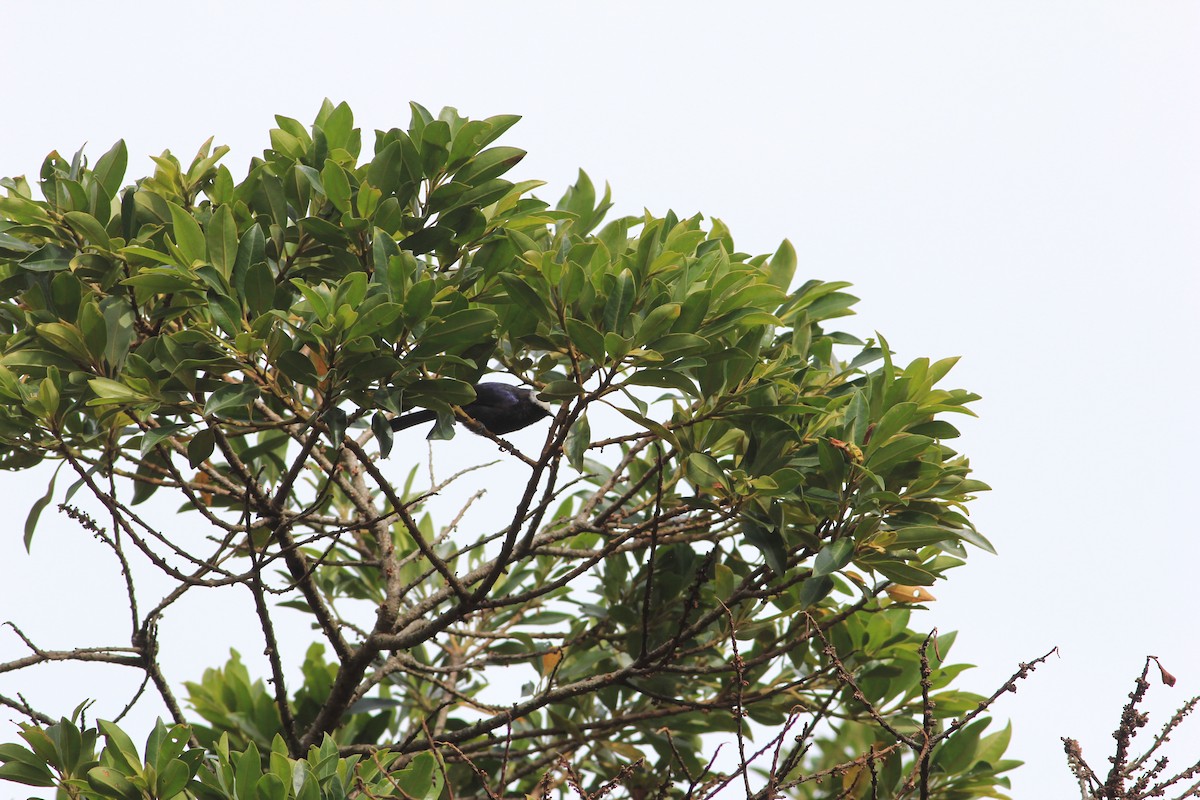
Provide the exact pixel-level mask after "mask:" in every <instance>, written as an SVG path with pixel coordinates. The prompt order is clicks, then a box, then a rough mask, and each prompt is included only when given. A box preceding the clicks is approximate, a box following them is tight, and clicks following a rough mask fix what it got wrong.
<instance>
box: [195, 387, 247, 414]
mask: <svg viewBox="0 0 1200 800" xmlns="http://www.w3.org/2000/svg"><path fill="white" fill-rule="evenodd" d="M258 394H259V392H258V387H257V386H255V385H254V384H252V383H231V384H227V385H225V386H222V387H221V388H220V389H217V390H216V391H215V392H213V393H212V394H211V395H209V397H208V401H207V402H206V403H205V404H204V416H206V417H211V416H215V415H217V414H220V413H222V412H223V411H225V410H227V409H230V408H246V407H248V406H249V405H250V404H251V403H253V402H254V401H255V400H257V399H258Z"/></svg>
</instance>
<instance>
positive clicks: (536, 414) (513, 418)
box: [392, 383, 554, 436]
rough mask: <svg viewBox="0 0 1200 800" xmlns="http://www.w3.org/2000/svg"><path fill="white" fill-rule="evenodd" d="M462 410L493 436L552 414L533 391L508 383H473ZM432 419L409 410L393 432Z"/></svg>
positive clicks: (432, 415) (430, 413) (433, 415)
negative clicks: (468, 397)
mask: <svg viewBox="0 0 1200 800" xmlns="http://www.w3.org/2000/svg"><path fill="white" fill-rule="evenodd" d="M462 410H463V411H465V412H467V414H468V415H469V416H470V417H471V419H473V420H475V421H476V422H478V423H479V424H480V425H482V426H483V427H484V428H486V429H487V431H488V432H489V433H492V434H495V435H496V436H503V435H504V434H506V433H512V432H513V431H519V430H521V428H526V427H528V426H530V425H532V424H533V423H535V422H537V421H538V420H540V419H545V418H546V417H548V416H550V415H551V414H552V413H554V410H553V408H552V407H551V405H550V404H549V403H547V402H546V401H544V400H539V399H537V396H536V395H535V393H534V390H532V389H526V388H525V387H523V386H510V385H508V384H507V383H477V384H475V399H474V400H472V401H471V402H469V403H467V404H466V405H465V406H463V407H462ZM435 419H437V412H436V411H430V410H428V409H423V410H421V411H412V412H409V413H408V414H405V415H404V416H401V417H396V418H395V419H393V420H392V430H394V431H402V430H404V429H405V428H411V427H412V426H413V425H420V424H421V423H422V422H433V421H434V420H435Z"/></svg>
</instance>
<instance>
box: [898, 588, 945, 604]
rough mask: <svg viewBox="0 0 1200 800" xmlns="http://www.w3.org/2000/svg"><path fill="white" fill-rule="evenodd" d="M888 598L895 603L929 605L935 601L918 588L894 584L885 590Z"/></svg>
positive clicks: (931, 596)
mask: <svg viewBox="0 0 1200 800" xmlns="http://www.w3.org/2000/svg"><path fill="white" fill-rule="evenodd" d="M887 593H888V597H890V598H892V599H893V600H895V601H896V602H897V603H930V602H932V601H934V600H937V598H936V597H934V596H933V595H931V594H930V593H929V592H927V591H926V590H925V589H923V588H922V587H920V586H905V585H903V584H899V583H894V584H892V585H891V586H889V587H888V588H887Z"/></svg>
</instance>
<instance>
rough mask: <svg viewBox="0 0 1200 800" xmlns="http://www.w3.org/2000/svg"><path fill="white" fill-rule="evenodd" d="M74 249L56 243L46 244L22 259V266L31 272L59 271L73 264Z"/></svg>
mask: <svg viewBox="0 0 1200 800" xmlns="http://www.w3.org/2000/svg"><path fill="white" fill-rule="evenodd" d="M74 255H75V251H74V250H69V249H67V248H65V247H61V246H59V245H56V244H46V245H42V246H41V247H39V248H38V249H37V250H34V251H33V252H32V253H30V254H29V255H27V256H25V257H24V258H23V259H21V268H22V269H27V270H29V271H30V272H57V271H58V270H60V269H68V268H70V266H71V258H72V257H73V256H74Z"/></svg>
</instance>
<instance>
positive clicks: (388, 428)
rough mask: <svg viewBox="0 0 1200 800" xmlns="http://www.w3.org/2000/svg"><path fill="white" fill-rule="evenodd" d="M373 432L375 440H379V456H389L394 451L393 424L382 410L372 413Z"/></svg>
mask: <svg viewBox="0 0 1200 800" xmlns="http://www.w3.org/2000/svg"><path fill="white" fill-rule="evenodd" d="M371 432H372V433H373V434H375V441H377V442H379V457H380V458H387V457H388V454H389V453H391V452H392V425H391V422H390V421H389V420H388V418H387V415H386V414H384V413H383V412H382V411H377V412H375V414H374V415H372V417H371Z"/></svg>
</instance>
